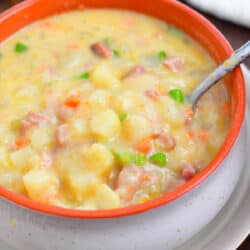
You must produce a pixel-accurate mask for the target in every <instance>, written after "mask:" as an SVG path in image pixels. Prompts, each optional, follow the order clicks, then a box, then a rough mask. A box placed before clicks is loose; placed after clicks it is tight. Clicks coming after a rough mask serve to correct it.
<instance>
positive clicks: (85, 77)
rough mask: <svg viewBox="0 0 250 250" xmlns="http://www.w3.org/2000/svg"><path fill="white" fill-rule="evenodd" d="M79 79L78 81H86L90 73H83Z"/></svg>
mask: <svg viewBox="0 0 250 250" xmlns="http://www.w3.org/2000/svg"><path fill="white" fill-rule="evenodd" d="M79 77H80V79H88V78H89V77H90V73H89V72H88V71H86V72H83V73H82V74H81V75H80V76H79Z"/></svg>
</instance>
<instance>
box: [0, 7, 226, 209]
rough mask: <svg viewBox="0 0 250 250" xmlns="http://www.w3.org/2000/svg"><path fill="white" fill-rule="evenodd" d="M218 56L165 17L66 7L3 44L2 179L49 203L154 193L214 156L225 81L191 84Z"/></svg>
mask: <svg viewBox="0 0 250 250" xmlns="http://www.w3.org/2000/svg"><path fill="white" fill-rule="evenodd" d="M214 66H215V64H214V62H213V61H212V59H211V58H210V57H209V56H208V54H207V53H206V52H205V51H204V50H203V49H202V48H201V47H200V46H199V45H198V44H197V43H195V42H194V41H193V40H192V39H191V38H189V37H188V36H187V35H185V34H184V33H183V32H181V31H179V30H178V29H176V28H174V27H172V26H171V25H168V24H166V23H164V22H162V21H159V20H157V19H154V18H152V17H149V16H145V15H142V14H138V13H133V12H127V11H119V10H82V11H74V12H68V13H65V14H61V15H58V16H54V17H50V18H47V19H44V20H41V21H39V22H36V23H34V24H32V25H30V26H28V27H26V28H25V29H23V30H21V31H19V32H17V33H15V34H14V35H13V36H12V37H11V38H9V39H8V40H6V41H4V42H2V43H1V44H0V84H1V93H0V96H1V98H0V117H1V118H0V119H1V123H0V184H1V185H2V186H4V187H6V188H8V189H10V190H12V191H14V192H16V193H18V194H21V195H24V196H27V197H29V198H30V199H32V200H36V201H39V202H42V203H46V204H51V205H56V206H62V207H68V208H75V209H87V210H97V209H109V208H117V207H124V206H128V205H133V204H138V203H143V202H146V201H148V200H151V199H155V198H157V197H159V196H161V195H163V194H165V193H167V192H170V191H172V190H174V189H175V188H176V187H178V186H180V185H182V184H184V183H186V182H187V181H188V180H190V179H191V178H192V177H193V176H195V175H196V174H197V173H199V172H200V171H201V170H202V169H203V168H204V167H205V166H206V165H207V164H208V163H209V162H210V160H211V159H212V158H213V157H214V156H215V154H216V153H217V152H218V150H219V148H220V146H221V145H222V143H223V141H224V139H225V136H226V133H227V131H228V126H229V112H230V104H229V101H228V98H227V92H226V88H225V86H224V84H223V83H220V84H218V85H217V86H216V87H214V88H212V89H211V90H210V91H209V93H207V94H206V95H205V96H204V97H203V98H202V99H201V101H200V102H199V105H198V109H197V111H196V112H195V114H194V113H193V112H192V110H191V108H190V106H189V104H188V103H185V102H184V100H183V96H185V95H187V94H188V93H189V92H190V91H191V90H192V89H193V88H194V87H195V86H196V85H197V84H198V83H199V82H200V81H201V80H202V79H204V78H205V77H206V75H207V74H208V73H209V72H211V71H212V70H213V68H214Z"/></svg>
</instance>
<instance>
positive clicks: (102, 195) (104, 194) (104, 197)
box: [93, 184, 120, 209]
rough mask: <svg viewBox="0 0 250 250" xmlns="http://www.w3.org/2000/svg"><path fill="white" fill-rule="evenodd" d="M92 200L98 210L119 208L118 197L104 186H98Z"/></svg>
mask: <svg viewBox="0 0 250 250" xmlns="http://www.w3.org/2000/svg"><path fill="white" fill-rule="evenodd" d="M93 200H94V203H95V204H96V207H97V208H98V209H110V208H118V207H119V206H120V198H119V195H118V194H117V193H115V192H114V191H113V190H112V189H111V188H110V187H109V186H108V185H106V184H101V185H98V188H97V190H96V195H95V196H94V198H93Z"/></svg>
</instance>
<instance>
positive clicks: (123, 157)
mask: <svg viewBox="0 0 250 250" xmlns="http://www.w3.org/2000/svg"><path fill="white" fill-rule="evenodd" d="M115 156H116V157H117V159H118V160H119V161H120V163H121V164H122V165H128V164H131V163H134V162H135V156H136V155H135V153H133V152H130V151H124V152H119V153H115Z"/></svg>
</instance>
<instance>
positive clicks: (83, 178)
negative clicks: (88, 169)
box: [65, 171, 100, 202]
mask: <svg viewBox="0 0 250 250" xmlns="http://www.w3.org/2000/svg"><path fill="white" fill-rule="evenodd" d="M98 184H100V181H99V180H98V178H97V177H96V176H95V175H94V174H92V173H83V172H80V171H72V172H70V173H69V174H68V175H67V177H66V181H65V185H66V187H67V188H68V190H69V191H70V192H71V194H72V195H73V197H74V198H75V199H76V200H77V201H78V202H82V201H83V200H86V199H89V198H90V197H92V196H93V195H94V194H95V193H96V188H97V186H98Z"/></svg>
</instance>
